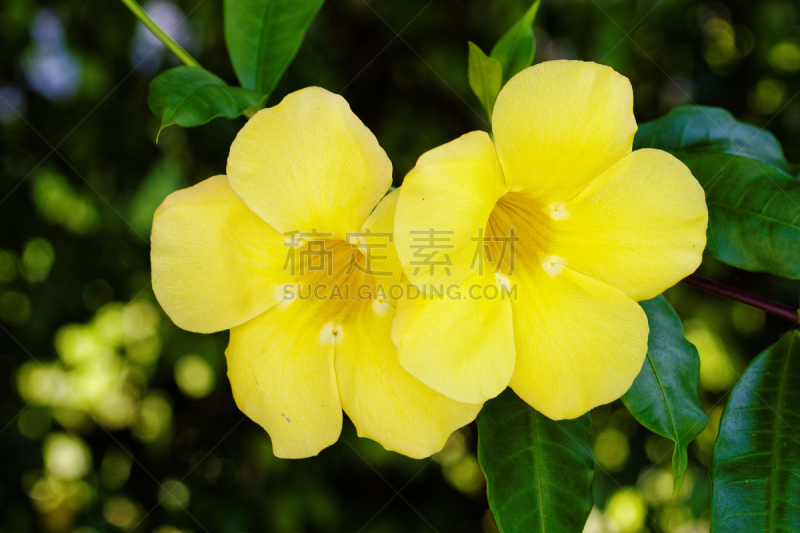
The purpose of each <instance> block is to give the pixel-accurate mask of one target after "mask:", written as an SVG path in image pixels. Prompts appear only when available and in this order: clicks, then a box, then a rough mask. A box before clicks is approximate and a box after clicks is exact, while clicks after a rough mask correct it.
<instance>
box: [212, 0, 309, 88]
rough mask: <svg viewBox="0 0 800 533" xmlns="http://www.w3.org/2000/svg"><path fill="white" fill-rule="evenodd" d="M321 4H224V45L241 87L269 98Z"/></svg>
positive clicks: (252, 0)
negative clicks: (226, 46) (226, 47)
mask: <svg viewBox="0 0 800 533" xmlns="http://www.w3.org/2000/svg"><path fill="white" fill-rule="evenodd" d="M323 1H324V0H225V43H226V44H227V45H228V54H229V55H230V58H231V63H233V69H234V70H235V71H236V77H237V78H239V82H240V83H241V84H242V87H245V88H247V89H253V90H256V91H258V92H261V93H264V94H266V95H270V94H271V93H272V91H273V90H274V89H275V86H276V85H277V84H278V81H279V80H280V79H281V76H283V73H284V72H285V71H286V68H287V67H288V66H289V64H290V63H291V62H292V59H294V56H295V55H297V51H298V50H299V49H300V45H301V44H302V43H303V39H304V38H305V34H306V29H308V26H309V24H311V21H312V20H314V17H315V16H316V14H317V12H318V11H319V10H320V8H321V7H322V3H323Z"/></svg>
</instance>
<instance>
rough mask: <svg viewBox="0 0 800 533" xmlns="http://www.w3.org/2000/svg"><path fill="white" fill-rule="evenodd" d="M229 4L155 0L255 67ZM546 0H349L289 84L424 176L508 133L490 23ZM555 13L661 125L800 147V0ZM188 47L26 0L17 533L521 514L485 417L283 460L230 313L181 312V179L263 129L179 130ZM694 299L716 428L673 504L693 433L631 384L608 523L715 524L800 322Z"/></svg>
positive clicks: (550, 33) (120, 19) (89, 14)
mask: <svg viewBox="0 0 800 533" xmlns="http://www.w3.org/2000/svg"><path fill="white" fill-rule="evenodd" d="M221 4H222V2H221V1H220V0H179V1H176V2H174V3H173V2H171V1H166V0H156V1H153V2H150V3H149V4H146V7H147V9H148V11H149V12H150V13H151V15H152V16H153V18H154V19H155V20H156V21H157V22H158V23H159V24H160V25H161V26H162V27H163V28H164V29H165V30H167V32H168V33H170V34H171V35H172V36H173V37H174V38H175V39H176V40H178V41H179V42H181V43H182V44H183V45H184V46H185V47H186V48H187V49H188V50H189V51H190V52H191V53H192V54H193V55H194V56H195V57H196V58H197V59H198V60H199V61H200V63H201V64H202V65H203V66H205V67H206V68H208V69H210V70H211V71H213V72H215V73H216V74H218V75H220V76H221V77H222V78H224V79H225V80H226V81H228V82H229V83H235V78H234V75H233V71H232V68H231V66H230V63H229V61H228V59H227V56H226V52H225V48H224V42H223V34H222V5H221ZM527 7H528V6H527V2H523V1H520V0H513V1H512V0H478V1H466V0H431V1H430V2H428V0H405V1H403V2H397V1H389V0H374V1H371V2H367V1H365V0H329V1H328V2H327V3H326V5H325V6H324V7H323V8H322V11H321V12H320V15H319V16H318V18H317V19H316V20H315V22H314V23H313V25H312V26H311V28H310V30H309V32H308V37H307V39H306V42H305V44H304V45H303V47H302V49H301V50H300V52H299V54H298V56H297V58H296V60H295V62H294V63H293V64H292V66H291V67H290V68H289V71H288V73H287V75H286V76H285V78H284V79H283V81H282V82H281V83H280V85H279V86H278V89H277V90H276V92H275V94H274V95H273V97H272V98H271V100H270V104H274V103H276V102H278V101H279V100H280V99H281V98H282V97H283V95H285V94H286V93H288V92H291V91H294V90H296V89H299V88H301V87H305V86H308V85H319V86H322V87H325V88H327V89H329V90H331V91H334V92H342V94H343V95H344V96H345V98H347V100H348V101H349V102H350V105H351V106H352V108H353V110H354V111H355V113H356V114H357V115H358V116H359V117H360V118H361V119H362V120H363V121H364V122H365V124H366V125H367V126H368V127H369V128H370V129H371V130H372V131H373V132H374V133H375V134H376V136H377V137H378V140H379V141H380V143H381V145H382V146H383V147H384V148H385V149H386V151H387V152H388V154H389V156H390V157H391V158H392V161H393V162H394V166H395V172H394V178H395V184H396V185H399V184H400V182H401V181H402V177H403V175H404V174H405V173H406V172H407V171H408V170H409V169H410V168H411V167H412V166H413V164H414V162H415V160H416V158H417V157H418V156H419V155H420V154H421V153H423V152H424V151H426V150H428V149H430V148H433V147H434V146H437V145H439V144H441V143H443V142H446V141H449V140H451V139H453V138H455V137H457V136H459V135H461V134H463V133H465V132H467V131H470V130H473V129H478V128H482V129H486V124H485V123H484V122H483V119H482V117H483V113H482V111H481V109H480V107H479V104H478V102H477V100H476V99H475V98H474V96H472V94H471V92H470V90H469V88H468V85H467V77H466V52H467V44H466V42H467V40H472V41H474V42H476V43H477V44H479V45H480V46H481V47H483V48H484V50H489V49H490V48H491V46H492V45H493V44H494V42H495V41H496V39H497V38H498V37H499V36H500V35H502V33H503V32H504V31H505V29H506V28H508V27H509V26H510V25H511V24H512V23H513V22H514V21H515V20H516V19H517V18H518V17H519V16H520V15H521V14H522V12H523V11H524V10H525V9H526V8H527ZM395 31H398V32H401V34H400V36H399V37H398V36H397V35H396V33H395ZM535 31H536V36H537V42H538V46H537V53H536V61H537V62H538V61H544V60H548V59H558V58H577V59H584V60H593V61H598V62H601V63H605V64H607V65H610V66H612V67H614V68H615V69H616V70H618V71H619V72H621V73H623V74H624V75H626V76H628V77H629V78H630V79H631V82H632V84H633V87H634V93H635V112H636V116H637V119H638V120H639V121H640V122H642V121H647V120H650V119H652V118H655V117H658V116H660V115H662V114H663V113H665V112H666V111H668V110H669V109H671V108H673V107H675V106H678V105H683V104H691V103H697V104H703V105H716V106H722V107H725V108H726V109H728V110H730V111H731V112H733V113H734V114H735V115H736V117H737V118H739V119H741V120H744V121H747V122H750V123H753V124H756V125H758V126H763V127H766V128H767V129H769V130H770V131H772V132H773V133H775V134H776V135H777V136H778V138H779V139H780V140H781V141H782V143H783V144H784V147H785V150H786V153H787V157H788V159H789V160H790V161H792V162H797V161H798V160H800V98H797V94H798V91H800V75H798V73H800V5H799V4H798V2H796V0H761V1H755V0H728V1H697V0H558V1H556V0H544V2H543V5H542V8H541V10H540V12H539V16H538V18H537V21H536V28H535ZM176 64H177V63H176V61H175V59H174V58H173V57H171V56H170V55H169V54H168V53H166V52H165V51H164V49H163V48H162V47H161V46H160V45H159V44H158V43H157V41H155V40H154V39H153V38H152V36H150V35H149V34H148V33H147V32H146V31H145V30H144V28H143V27H141V26H138V25H137V23H136V21H135V20H134V18H133V16H132V15H131V14H130V13H129V12H128V11H127V10H126V9H125V8H124V7H123V5H122V4H121V3H118V2H116V1H113V0H102V1H98V0H90V1H85V0H61V1H58V2H46V1H36V0H4V1H3V2H2V4H0V127H1V128H2V129H1V130H0V131H1V133H0V143H2V144H1V146H2V150H1V153H0V224H2V226H0V227H2V233H1V234H0V326H2V327H1V328H0V376H2V378H3V382H2V384H1V385H0V428H2V429H0V465H2V466H1V467H0V531H4V532H6V531H7V532H22V531H50V532H73V531H75V532H80V533H92V532H104V531H120V530H136V531H158V532H159V533H172V532H177V531H194V532H203V531H208V532H231V533H234V532H254V531H270V532H281V533H282V532H337V531H347V532H350V531H352V532H359V531H364V532H376V533H377V532H387V533H388V532H416V531H419V532H423V531H436V532H441V533H445V532H458V533H472V532H482V531H487V532H493V531H496V529H495V526H494V524H493V522H492V519H491V516H490V515H489V514H488V511H487V503H486V497H485V492H484V491H485V486H484V481H483V477H482V474H481V472H480V470H479V467H478V465H477V462H476V459H475V445H476V431H475V426H474V424H473V425H471V426H468V427H466V428H464V429H463V430H462V431H460V432H459V433H457V434H455V435H454V436H453V437H452V438H451V440H450V442H449V443H448V445H447V446H446V448H445V450H444V451H443V452H441V453H440V454H438V455H436V456H434V457H433V459H432V460H424V461H415V460H411V459H407V458H405V457H402V456H399V455H396V454H393V453H389V452H386V451H384V450H383V449H382V448H381V447H380V446H379V445H377V444H375V443H373V442H371V441H368V440H364V439H359V438H358V437H357V436H356V435H355V430H354V428H353V427H352V425H351V424H349V422H346V423H345V428H344V431H343V435H342V438H341V439H340V441H339V443H337V444H336V445H334V446H332V447H330V448H328V449H326V450H325V451H323V452H322V453H321V454H320V455H319V456H318V457H315V458H312V459H307V460H302V461H285V460H278V459H275V458H274V457H273V455H272V452H271V449H270V442H269V438H268V436H267V434H266V433H265V432H264V431H263V430H261V429H260V428H259V427H258V426H257V425H255V424H254V423H252V422H251V421H249V420H248V419H246V418H244V417H243V416H242V414H241V413H240V412H239V411H238V410H237V409H236V406H235V404H234V402H233V399H232V396H231V391H230V386H229V384H228V382H227V379H226V377H225V360H224V356H223V351H224V348H225V346H226V342H227V333H221V334H216V335H205V336H201V335H195V334H191V333H187V332H184V331H182V330H179V329H178V328H177V327H175V326H174V325H173V324H172V323H171V322H170V320H169V319H168V318H167V317H166V316H165V315H164V313H163V312H162V311H161V310H160V308H159V306H158V304H157V303H156V302H155V299H154V297H153V293H152V290H151V287H150V271H149V247H148V239H149V232H150V225H151V219H152V215H153V212H154V210H155V208H156V207H157V206H158V204H159V203H160V202H161V201H162V200H163V198H164V197H165V196H166V195H167V194H169V193H170V192H172V191H173V190H175V189H178V188H182V187H185V186H187V185H190V184H194V183H197V182H198V181H201V180H203V179H205V178H207V177H210V176H212V175H215V174H221V173H223V172H224V169H225V162H226V157H227V152H228V147H229V146H230V143H231V141H232V139H233V137H234V135H235V134H236V132H237V130H238V129H239V128H240V127H241V126H242V124H243V119H239V120H234V121H225V120H222V119H218V120H215V121H213V122H211V123H210V124H208V125H205V126H202V127H199V128H195V129H191V130H183V129H180V128H177V127H171V128H169V129H167V130H165V131H164V133H163V134H162V135H161V139H160V142H159V143H158V144H156V142H155V137H156V131H157V129H158V120H157V119H156V118H155V117H154V116H153V115H152V114H151V113H150V111H149V110H148V108H147V104H146V101H147V87H148V83H149V81H150V80H151V79H152V78H153V76H154V75H156V74H157V73H158V72H159V71H161V70H163V69H165V68H168V67H170V66H174V65H176ZM702 273H704V274H705V275H708V276H710V277H714V278H716V279H718V280H721V281H725V282H728V283H731V284H734V285H736V286H739V287H743V288H746V289H748V290H750V291H753V292H758V293H760V294H763V295H766V296H769V297H771V298H774V299H776V300H779V301H782V302H784V303H789V304H795V305H796V304H797V301H798V300H797V293H798V286H797V284H796V283H789V282H783V281H780V280H777V279H775V278H771V277H769V276H763V275H758V274H752V273H744V272H740V271H736V270H734V269H731V268H729V267H726V266H724V265H722V264H719V263H715V262H713V261H711V260H708V261H707V262H706V263H704V265H703V267H702ZM668 297H669V299H670V300H671V301H672V303H673V304H674V305H675V307H676V309H677V310H678V312H679V314H680V315H681V316H682V318H683V319H684V321H685V328H686V332H687V337H688V338H689V340H691V341H692V342H693V343H695V344H696V345H697V347H698V348H699V350H700V355H701V360H702V369H701V381H702V384H701V389H702V390H701V399H702V401H703V403H704V406H705V407H706V410H707V411H708V412H709V415H710V419H711V422H710V423H709V427H708V428H707V429H706V431H705V432H704V433H703V434H702V435H701V436H700V437H699V438H698V440H697V441H696V442H695V443H693V444H692V445H691V447H690V457H691V465H690V468H689V472H688V474H687V477H686V480H685V482H684V485H683V489H682V490H681V492H680V494H679V495H678V497H677V498H675V499H672V498H671V487H672V484H671V483H672V482H671V474H670V465H669V461H670V457H671V452H672V446H671V443H670V441H668V440H666V439H663V438H661V437H658V436H656V435H654V434H651V433H650V432H648V431H647V430H645V429H644V428H643V427H641V426H639V425H638V424H637V423H636V422H635V421H634V420H633V418H632V417H631V416H630V415H629V414H628V413H627V412H626V411H625V409H624V408H623V407H622V405H621V403H619V402H615V403H613V404H611V405H607V406H604V407H601V408H598V409H596V410H595V411H594V412H593V422H594V425H595V445H594V451H595V454H596V457H597V461H598V473H597V481H596V487H595V499H596V502H595V503H596V508H595V510H594V511H593V512H592V515H591V516H590V519H589V523H588V524H587V531H589V532H594V533H597V532H618V533H636V532H639V531H651V532H661V531H664V532H680V533H695V532H696V533H700V532H705V531H708V517H709V502H710V486H709V481H708V476H707V469H708V465H709V463H710V458H711V449H712V446H713V443H714V439H715V435H716V427H717V424H718V422H719V416H720V413H721V411H722V408H723V405H724V401H725V398H726V395H727V391H728V390H729V389H730V387H731V385H732V384H733V383H734V381H735V380H736V379H737V376H738V374H739V373H741V372H742V370H743V369H744V368H745V366H746V365H747V363H748V362H749V361H750V360H751V359H752V358H753V357H754V356H755V355H756V354H757V353H758V352H759V351H761V350H762V349H764V348H766V347H767V346H768V345H769V344H771V343H773V342H775V341H776V340H777V339H778V338H779V336H780V335H781V334H782V333H784V332H785V331H786V330H787V329H788V328H789V324H787V323H785V322H782V321H780V320H778V319H773V318H770V317H765V315H764V314H763V313H762V312H760V311H757V310H754V309H751V308H748V307H746V306H743V305H739V304H732V303H730V302H727V301H723V300H720V299H717V298H715V297H711V296H707V295H704V294H702V293H699V292H696V291H695V290H694V289H691V288H688V287H684V286H679V287H676V288H674V289H671V290H670V291H669V292H668ZM587 318H588V319H590V318H591V317H587ZM576 327H580V325H579V324H576ZM397 491H400V492H399V495H398V493H397Z"/></svg>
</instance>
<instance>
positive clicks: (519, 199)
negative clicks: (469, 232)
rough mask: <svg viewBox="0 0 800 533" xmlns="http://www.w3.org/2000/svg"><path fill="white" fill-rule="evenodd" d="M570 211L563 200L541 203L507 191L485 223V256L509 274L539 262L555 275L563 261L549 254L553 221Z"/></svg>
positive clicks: (502, 272) (500, 270) (506, 274)
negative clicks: (560, 201)
mask: <svg viewBox="0 0 800 533" xmlns="http://www.w3.org/2000/svg"><path fill="white" fill-rule="evenodd" d="M568 217H569V212H568V211H567V209H566V206H564V204H563V203H554V204H551V205H542V204H541V202H540V201H537V200H535V199H533V198H531V197H530V196H526V195H525V194H524V193H522V192H514V191H512V192H508V193H506V194H505V195H504V196H503V197H502V198H500V200H498V201H497V203H496V204H495V206H494V209H493V210H492V213H491V215H489V221H488V222H487V224H486V235H485V237H484V259H485V260H486V262H488V263H490V264H491V265H493V266H494V267H495V272H496V273H498V274H501V275H504V276H511V275H513V274H514V272H515V271H517V270H519V269H521V268H531V267H532V266H534V265H541V266H542V267H543V268H544V269H545V270H546V271H547V272H548V274H550V275H557V274H558V272H560V271H561V268H563V267H564V263H565V262H564V261H563V260H562V259H561V258H558V257H557V256H554V255H550V254H548V248H550V245H551V243H552V242H553V236H554V227H553V226H554V221H557V220H564V219H566V218H568Z"/></svg>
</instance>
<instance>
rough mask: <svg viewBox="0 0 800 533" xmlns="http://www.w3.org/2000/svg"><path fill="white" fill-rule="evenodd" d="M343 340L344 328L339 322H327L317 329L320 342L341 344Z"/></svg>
mask: <svg viewBox="0 0 800 533" xmlns="http://www.w3.org/2000/svg"><path fill="white" fill-rule="evenodd" d="M343 340H344V330H342V326H340V325H339V324H335V323H333V322H328V323H327V324H325V325H324V326H322V329H321V330H320V331H319V343H320V344H341V343H342V341H343Z"/></svg>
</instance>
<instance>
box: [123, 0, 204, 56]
mask: <svg viewBox="0 0 800 533" xmlns="http://www.w3.org/2000/svg"><path fill="white" fill-rule="evenodd" d="M122 3H123V4H125V5H126V6H127V7H128V9H130V10H131V13H133V14H134V16H136V18H138V19H139V20H140V21H141V22H142V24H144V25H145V26H147V29H149V30H150V31H151V32H153V35H155V36H156V37H158V40H159V41H161V42H162V43H164V46H166V47H167V48H169V50H170V51H171V52H172V53H173V54H175V55H176V56H178V59H180V60H181V61H183V63H184V64H185V65H187V66H189V67H199V66H200V63H198V62H197V60H195V58H193V57H192V56H190V55H189V52H187V51H186V50H184V49H183V47H181V45H179V44H178V43H176V42H175V41H173V40H172V39H171V38H170V37H169V35H167V34H166V33H164V32H163V31H162V30H161V28H159V27H158V26H157V25H156V23H155V22H153V19H151V18H150V16H149V15H148V14H147V13H146V12H145V10H144V9H142V6H140V5H139V4H137V3H136V0H122Z"/></svg>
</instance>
